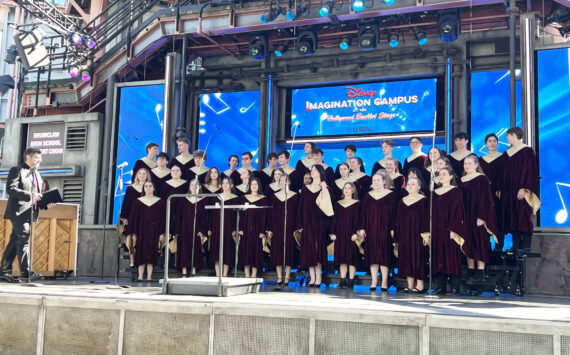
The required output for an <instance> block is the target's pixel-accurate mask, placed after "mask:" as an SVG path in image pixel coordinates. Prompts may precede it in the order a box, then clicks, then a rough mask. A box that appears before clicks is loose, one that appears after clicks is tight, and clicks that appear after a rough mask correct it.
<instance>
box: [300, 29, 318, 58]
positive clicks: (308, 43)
mask: <svg viewBox="0 0 570 355" xmlns="http://www.w3.org/2000/svg"><path fill="white" fill-rule="evenodd" d="M316 50H317V35H316V34H315V32H313V31H303V32H301V33H300V34H299V37H297V52H299V54H300V55H302V56H307V55H311V54H313V53H315V51H316Z"/></svg>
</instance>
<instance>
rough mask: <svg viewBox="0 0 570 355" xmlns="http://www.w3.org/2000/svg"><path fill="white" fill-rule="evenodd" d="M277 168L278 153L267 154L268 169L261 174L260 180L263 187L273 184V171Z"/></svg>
mask: <svg viewBox="0 0 570 355" xmlns="http://www.w3.org/2000/svg"><path fill="white" fill-rule="evenodd" d="M276 167H277V153H274V152H271V153H269V154H267V167H266V168H264V169H263V170H261V171H260V172H259V179H260V180H261V185H262V186H267V185H269V184H271V183H272V182H273V171H274V170H275V168H276Z"/></svg>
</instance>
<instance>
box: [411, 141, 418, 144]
mask: <svg viewBox="0 0 570 355" xmlns="http://www.w3.org/2000/svg"><path fill="white" fill-rule="evenodd" d="M410 144H420V142H419V141H411V142H410Z"/></svg>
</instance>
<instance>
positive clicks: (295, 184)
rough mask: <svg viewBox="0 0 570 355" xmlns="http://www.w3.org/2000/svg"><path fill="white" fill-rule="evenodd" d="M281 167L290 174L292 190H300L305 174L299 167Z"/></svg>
mask: <svg viewBox="0 0 570 355" xmlns="http://www.w3.org/2000/svg"><path fill="white" fill-rule="evenodd" d="M281 169H283V171H285V174H287V175H289V182H290V184H289V188H290V189H291V190H292V191H299V190H300V189H301V186H303V175H302V174H300V173H299V171H298V170H297V169H293V168H292V167H290V166H281Z"/></svg>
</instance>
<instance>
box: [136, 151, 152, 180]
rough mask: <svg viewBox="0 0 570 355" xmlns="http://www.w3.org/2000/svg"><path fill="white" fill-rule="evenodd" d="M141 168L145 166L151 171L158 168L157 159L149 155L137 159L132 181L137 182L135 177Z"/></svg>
mask: <svg viewBox="0 0 570 355" xmlns="http://www.w3.org/2000/svg"><path fill="white" fill-rule="evenodd" d="M140 168H145V169H147V170H149V171H150V170H151V169H154V168H156V161H155V160H152V159H149V158H147V157H144V158H141V159H139V160H137V161H136V162H135V166H134V167H133V177H132V179H131V182H135V178H136V177H137V171H139V169H140Z"/></svg>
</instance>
